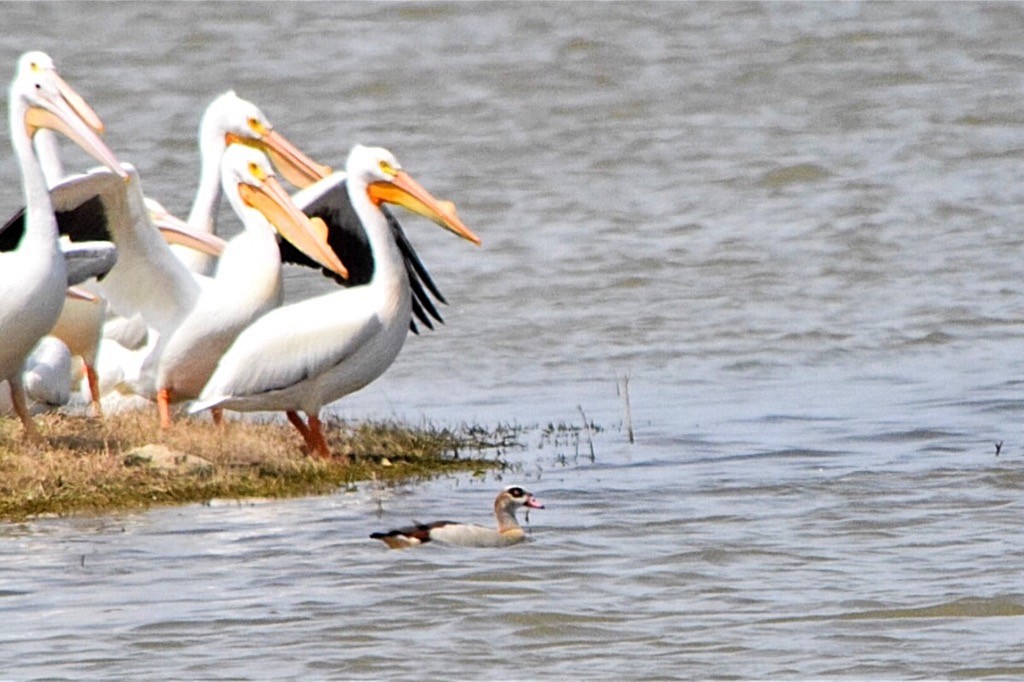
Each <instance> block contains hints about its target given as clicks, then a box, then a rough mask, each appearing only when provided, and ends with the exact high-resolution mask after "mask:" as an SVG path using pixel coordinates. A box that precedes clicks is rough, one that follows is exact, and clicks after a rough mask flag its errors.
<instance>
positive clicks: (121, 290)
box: [51, 164, 200, 333]
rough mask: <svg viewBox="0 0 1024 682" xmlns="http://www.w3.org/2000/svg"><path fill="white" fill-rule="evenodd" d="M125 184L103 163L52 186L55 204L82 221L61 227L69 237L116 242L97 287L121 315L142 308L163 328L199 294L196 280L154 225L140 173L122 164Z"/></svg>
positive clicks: (154, 324)
mask: <svg viewBox="0 0 1024 682" xmlns="http://www.w3.org/2000/svg"><path fill="white" fill-rule="evenodd" d="M124 168H125V170H126V171H127V172H128V174H129V181H128V183H127V184H126V183H125V181H124V179H123V178H120V177H118V176H117V175H115V174H114V173H112V172H111V171H109V170H107V169H105V168H97V169H93V170H91V171H89V172H88V173H86V174H84V175H76V176H73V177H71V178H68V179H67V180H65V181H63V182H61V183H60V184H59V185H57V186H55V187H54V188H53V189H52V190H51V194H52V195H53V197H54V203H55V204H56V205H59V206H64V207H71V206H75V207H76V208H75V209H73V213H71V214H69V215H75V216H77V217H79V218H81V220H75V221H70V220H69V223H68V224H67V225H66V226H65V227H63V228H62V230H63V231H64V232H65V233H66V234H68V235H69V236H70V237H71V239H72V241H79V240H81V239H86V238H94V239H95V238H101V239H108V240H110V241H112V242H113V243H114V244H115V245H116V246H117V264H116V265H115V266H114V267H113V268H112V269H111V270H110V272H109V273H108V274H107V276H106V278H105V279H104V280H103V282H102V285H101V288H102V290H103V294H104V295H105V296H106V297H107V298H108V299H109V301H110V303H111V305H112V306H113V307H114V309H115V310H117V311H118V312H119V313H121V314H123V315H133V314H135V313H140V314H141V315H142V316H143V318H145V320H146V322H147V323H148V324H149V325H150V326H152V327H154V328H155V329H157V330H158V331H160V332H161V333H163V332H165V331H169V330H170V329H172V328H173V327H174V326H175V325H176V324H177V322H178V321H179V319H180V317H181V315H182V314H184V313H185V312H187V311H188V310H191V309H192V307H193V306H194V305H195V302H196V300H197V298H198V296H199V291H200V280H199V279H197V277H196V276H195V275H193V273H192V272H191V271H190V270H189V269H188V268H187V267H185V265H184V264H182V262H181V261H179V260H178V259H177V258H176V257H175V256H174V254H173V252H172V251H171V249H170V247H169V246H168V245H167V242H166V241H165V240H164V238H163V236H162V235H161V234H160V231H159V230H158V229H157V228H156V227H155V226H154V225H153V223H152V221H151V220H150V217H149V210H148V208H147V206H146V204H145V197H144V195H143V191H142V183H141V180H140V179H139V175H138V172H137V171H136V170H135V169H134V168H132V167H131V166H130V165H129V164H125V165H124Z"/></svg>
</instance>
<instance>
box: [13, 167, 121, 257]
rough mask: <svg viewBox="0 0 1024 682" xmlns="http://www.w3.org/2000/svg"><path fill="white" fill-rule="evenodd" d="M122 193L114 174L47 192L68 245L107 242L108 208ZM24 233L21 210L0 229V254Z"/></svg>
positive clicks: (81, 177) (65, 183)
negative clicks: (70, 243) (70, 242)
mask: <svg viewBox="0 0 1024 682" xmlns="http://www.w3.org/2000/svg"><path fill="white" fill-rule="evenodd" d="M118 193H122V194H123V193H124V180H123V179H121V178H119V177H118V176H117V175H115V174H114V173H111V172H110V171H106V172H104V173H87V174H84V175H76V176H73V177H70V178H68V179H67V180H65V181H63V182H61V183H59V184H58V185H56V186H55V187H54V188H53V190H52V191H51V192H50V200H51V201H52V202H53V208H54V215H56V217H57V230H58V231H59V232H60V233H61V234H62V235H65V236H67V237H69V238H70V239H71V240H72V241H109V240H110V238H111V235H110V230H109V229H108V226H107V223H108V220H109V213H110V209H109V208H108V206H110V205H112V204H114V203H116V202H117V201H118V199H117V195H118ZM24 233H25V208H24V207H22V208H20V209H18V211H17V212H16V213H15V214H14V215H12V216H11V217H10V218H8V220H7V222H6V223H4V225H3V227H0V251H12V250H14V249H15V248H17V246H18V243H19V242H20V241H21V237H22V235H24Z"/></svg>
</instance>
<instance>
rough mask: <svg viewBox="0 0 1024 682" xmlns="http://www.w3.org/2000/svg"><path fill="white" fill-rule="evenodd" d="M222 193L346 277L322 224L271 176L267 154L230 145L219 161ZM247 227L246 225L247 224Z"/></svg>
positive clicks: (313, 257) (300, 248)
mask: <svg viewBox="0 0 1024 682" xmlns="http://www.w3.org/2000/svg"><path fill="white" fill-rule="evenodd" d="M221 182H222V184H223V188H224V193H225V194H226V195H228V196H229V197H232V199H234V197H237V198H238V200H239V201H238V205H240V206H241V207H243V208H244V209H245V210H246V211H256V212H258V213H259V214H260V216H261V217H262V218H263V219H264V220H265V221H266V222H268V223H269V224H270V225H271V226H272V227H273V228H274V229H275V230H277V232H278V233H279V234H280V235H281V236H282V237H284V238H285V239H287V240H288V241H289V242H291V243H292V244H293V245H295V247H296V248H297V249H299V250H300V251H302V252H303V253H305V254H306V255H307V256H309V257H310V258H312V259H313V260H315V261H316V262H317V263H319V264H320V265H322V266H324V267H325V268H327V269H328V270H331V271H333V272H336V273H337V274H339V275H341V276H342V277H345V278H347V277H348V270H347V269H346V268H345V266H344V265H343V264H342V262H341V260H340V259H339V258H338V255H337V254H336V253H335V252H334V250H333V249H332V248H331V247H330V246H329V245H328V244H327V231H326V230H325V229H324V227H326V226H324V225H323V223H322V222H319V223H318V224H314V223H313V222H312V221H311V220H310V218H309V217H308V216H306V215H305V214H304V213H303V212H302V211H300V210H299V209H298V207H297V206H295V204H294V203H293V202H292V200H291V197H289V196H288V193H287V192H286V191H285V189H284V187H282V186H281V183H280V182H279V181H278V179H277V177H276V176H275V175H274V169H273V168H272V167H271V165H270V162H269V161H268V160H267V157H266V155H264V154H263V152H262V151H260V150H259V149H255V148H253V147H250V146H247V145H242V144H233V145H231V146H229V147H228V148H227V149H226V150H224V158H223V159H222V161H221ZM247 224H248V223H247Z"/></svg>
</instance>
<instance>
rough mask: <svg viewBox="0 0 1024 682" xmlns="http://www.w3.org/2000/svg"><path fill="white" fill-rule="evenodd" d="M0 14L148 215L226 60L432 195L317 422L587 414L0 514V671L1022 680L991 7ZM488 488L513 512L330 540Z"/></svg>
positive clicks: (1018, 249) (248, 84) (301, 137)
mask: <svg viewBox="0 0 1024 682" xmlns="http://www.w3.org/2000/svg"><path fill="white" fill-rule="evenodd" d="M2 12H3V19H4V27H5V30H4V31H3V32H2V35H0V46H2V54H3V55H5V60H6V63H7V64H9V65H11V68H13V63H14V60H15V58H16V56H17V54H18V53H20V52H21V51H23V50H26V49H30V48H41V49H45V50H47V51H49V52H51V53H52V54H53V55H54V57H55V58H56V59H57V61H58V65H59V66H60V67H61V69H62V72H63V74H64V75H65V76H66V78H67V79H68V80H69V81H70V82H71V83H72V84H73V85H74V86H75V87H76V88H77V89H78V90H79V91H80V92H81V93H82V94H83V95H85V96H86V98H87V99H88V100H89V101H90V102H91V103H92V104H93V105H94V106H95V108H96V109H97V110H98V112H99V113H100V115H101V116H103V118H104V120H105V122H106V123H107V126H108V129H109V131H108V139H109V141H110V144H111V146H112V148H113V149H114V150H115V151H116V152H117V153H118V155H119V156H121V157H122V158H124V159H127V160H130V161H132V162H134V163H135V164H136V165H137V166H139V168H140V170H141V172H142V176H143V179H144V181H145V183H146V188H147V192H149V193H150V194H152V195H154V196H157V197H159V198H161V199H162V200H163V201H164V203H165V204H167V205H168V206H170V207H172V208H174V209H176V210H178V211H179V212H182V213H184V212H185V210H186V207H187V206H188V203H189V199H190V196H191V192H192V190H193V188H194V183H195V174H194V167H195V160H196V150H195V143H194V138H195V127H196V125H197V122H198V118H199V115H200V112H201V110H202V108H203V107H204V106H205V104H206V103H207V102H208V101H209V100H210V99H211V98H212V97H213V96H214V95H216V94H217V93H219V92H221V91H223V90H224V89H227V88H229V87H233V88H236V89H237V90H238V92H239V93H240V94H241V95H243V96H245V97H248V98H250V99H252V100H254V101H256V102H258V103H259V104H260V105H261V106H262V107H263V109H264V110H265V111H266V113H267V114H268V115H269V116H270V118H271V120H273V121H274V122H275V123H276V125H277V126H278V128H279V129H280V130H281V131H282V132H284V133H285V134H286V135H287V136H288V137H289V138H291V139H292V140H293V141H295V142H296V143H297V144H299V146H301V147H302V148H303V149H305V150H306V151H308V152H309V153H310V154H311V155H313V156H314V157H316V158H318V159H320V160H323V161H326V162H330V163H334V164H336V165H340V164H341V163H342V162H343V159H344V155H345V153H346V151H347V149H348V147H349V145H351V144H352V143H354V142H356V141H359V142H364V143H373V144H383V145H385V146H387V147H389V148H391V149H392V150H394V151H395V152H396V153H397V154H398V156H399V158H400V159H402V161H403V162H404V164H405V166H406V167H407V168H408V169H409V170H410V171H411V172H412V173H413V175H414V176H415V177H417V178H418V179H419V180H420V181H421V182H423V183H424V184H425V185H426V186H427V187H428V188H429V189H431V190H432V191H433V192H434V193H435V194H437V195H439V196H443V197H450V198H452V199H453V200H455V201H456V202H457V203H458V205H459V209H460V214H461V215H462V216H463V218H464V219H465V221H466V222H467V224H469V225H470V226H471V227H472V228H473V229H474V230H476V231H477V232H478V233H479V234H480V235H481V237H482V238H483V239H484V248H483V249H479V250H478V249H475V248H473V247H471V246H469V245H468V244H465V243H459V242H457V241H456V240H454V239H452V238H451V237H450V235H447V234H444V233H442V232H440V231H438V230H436V229H434V228H433V227H431V226H429V225H426V224H424V223H422V222H421V221H420V222H417V221H415V220H413V219H409V220H407V221H406V224H407V232H408V233H409V234H410V236H411V238H412V239H413V241H414V242H415V243H416V245H417V247H418V248H419V250H420V252H421V256H422V257H423V259H424V261H425V262H426V263H427V264H428V266H429V267H430V268H431V271H432V273H433V274H434V276H435V278H436V279H437V280H438V281H439V283H440V284H441V286H442V288H443V290H444V292H445V293H446V295H447V296H448V298H449V300H450V301H451V302H452V306H450V307H449V308H447V309H445V311H444V312H445V316H446V320H447V324H446V325H445V326H444V327H442V328H441V329H440V330H439V331H437V332H434V333H430V334H424V335H423V336H421V337H417V338H413V339H411V340H410V341H409V343H408V344H407V346H406V348H405V350H404V352H403V354H402V355H401V356H400V358H399V360H398V362H397V363H396V364H395V366H394V367H393V368H392V369H391V370H390V371H389V373H388V374H387V375H386V376H385V377H384V378H383V379H381V380H380V381H379V382H378V383H376V384H374V385H373V386H371V387H369V388H367V389H366V390H365V391H364V392H363V393H361V394H358V395H355V396H351V397H349V398H347V399H345V400H344V401H342V402H341V403H340V404H339V405H337V410H338V412H339V413H340V414H342V415H344V416H346V417H352V418H362V417H367V416H375V417H377V416H385V417H387V416H397V417H400V418H403V419H407V420H409V421H413V422H416V421H419V420H432V421H439V422H441V423H448V424H452V423H460V422H463V421H469V422H483V423H487V424H494V423H503V422H517V423H520V424H524V425H527V426H531V425H534V424H537V425H539V426H544V425H547V424H548V423H554V424H555V425H558V424H568V425H577V426H578V425H580V424H582V423H583V417H582V414H581V411H582V413H584V414H586V416H587V418H589V419H590V420H592V421H593V422H595V423H596V424H597V425H598V426H599V427H601V428H602V430H601V431H600V432H597V433H594V434H587V433H586V432H581V433H579V434H578V437H576V438H572V437H564V436H563V437H561V438H560V439H557V441H552V440H551V439H547V438H545V437H544V435H543V433H542V431H541V430H540V429H538V430H532V431H530V432H529V433H528V434H527V435H526V436H525V442H526V447H525V448H524V449H523V450H522V451H520V452H516V453H513V454H512V459H513V460H514V461H515V462H517V463H518V464H519V465H520V470H519V471H518V472H516V473H515V474H506V476H505V479H504V480H502V481H498V480H495V479H493V478H492V479H489V480H486V481H479V480H475V479H471V478H468V477H467V478H455V479H446V480H440V481H435V482H431V483H427V484H421V485H416V486H409V487H407V488H402V489H399V490H392V491H383V490H378V489H375V488H374V487H373V486H362V487H360V488H359V489H358V490H357V491H355V492H350V493H339V494H338V495H335V496H329V497H325V498H318V499H308V500H295V501H285V502H274V503H260V504H254V505H235V504H221V505H213V506H201V507H189V508H182V509H160V510H155V511H152V512H148V513H145V514H133V515H127V516H110V517H102V518H90V519H77V520H55V521H37V522H32V523H26V524H17V525H8V526H6V527H2V528H0V614H2V617H3V619H4V621H5V622H7V623H8V626H7V627H5V628H2V629H0V676H2V677H5V678H6V677H11V678H31V677H68V678H80V677H99V678H107V679H126V678H135V679H138V678H158V679H166V678H185V677H198V678H238V677H245V678H283V677H284V678H287V677H291V678H303V679H307V678H394V679H403V678H404V679H430V678H438V677H442V678H488V679H513V678H515V679H532V678H556V677H562V678H566V677H567V678H611V677H624V678H628V679H640V678H665V677H678V678H706V677H742V678H808V677H846V678H864V677H870V678H891V677H903V678H906V677H954V678H962V677H986V676H993V677H1020V676H1022V675H1024V646H1022V645H1024V634H1022V633H1024V618H1022V617H1024V581H1022V579H1021V572H1020V566H1021V561H1022V559H1024V549H1022V546H1024V544H1022V539H1024V538H1022V528H1024V525H1022V520H1021V519H1022V512H1024V504H1022V502H1021V497H1022V495H1021V493H1022V487H1024V442H1022V428H1021V426H1020V419H1019V416H1020V413H1021V408H1022V397H1021V396H1022V394H1024V382H1022V376H1024V363H1022V360H1021V357H1022V355H1024V350H1022V349H1024V315H1022V311H1024V291H1022V286H1021V278H1020V274H1021V271H1022V268H1021V267H1020V266H1019V265H1018V261H1019V260H1020V257H1021V255H1022V254H1024V239H1022V237H1021V224H1020V223H1021V211H1020V207H1021V206H1022V205H1024V113H1022V109H1021V92H1022V82H1021V80H1022V75H1021V74H1022V73H1024V43H1022V42H1021V40H1020V36H1021V35H1024V6H1022V5H1019V4H996V3H985V4H952V3H949V4H927V3H901V4H880V3H877V4H876V3H866V4H861V3H856V4H854V3H849V4H838V3H815V4H799V3H777V4H764V5H758V4H738V3H713V4H697V3H692V4H691V3H687V4H682V3H679V4H676V3H658V4H636V3H629V4H626V3H621V4H603V3H602V4H583V3H574V4H543V3H515V4H511V3H488V4H482V3H481V4H476V3H473V4H329V5H324V4H314V3H303V4H287V3H275V4H270V3H262V4H257V5H247V4H235V3H229V4H214V3H209V4H207V3H204V4H187V5H186V4H175V3H168V2H163V3H159V4H143V3H134V4H128V5H118V6H112V5H92V4H63V3H58V4H38V3H32V4H6V5H4V6H3V7H2ZM82 163H83V165H85V164H87V163H88V162H87V161H85V160H83V161H82ZM0 174H2V179H3V181H4V182H3V183H2V186H0V202H2V205H4V206H8V207H11V208H13V207H14V206H15V205H17V204H18V203H19V196H18V191H17V186H16V185H14V184H12V183H14V182H15V179H16V177H17V176H16V170H15V169H14V168H13V165H12V164H11V163H7V164H4V165H3V166H2V167H0ZM229 229H230V228H229ZM321 286H322V284H321V283H319V282H318V281H316V280H315V279H309V278H304V277H302V276H297V275H294V276H292V277H291V278H290V279H289V295H290V296H293V297H297V296H302V295H307V294H308V293H310V292H311V291H318V290H320V287H321ZM627 376H628V377H629V379H630V382H629V392H630V398H631V404H632V417H633V421H634V426H635V429H636V436H637V440H636V443H635V444H632V445H631V444H629V443H628V441H627V438H626V433H625V428H624V423H623V419H624V409H623V401H622V399H621V397H620V396H619V395H618V393H617V384H621V381H622V379H623V378H624V377H627ZM591 439H592V443H591ZM997 442H1002V443H1003V446H1002V449H1001V451H1000V454H999V456H996V447H995V444H996V443H997ZM591 444H592V445H593V453H594V456H593V457H591V451H590V447H591ZM511 480H514V481H516V482H519V483H522V484H523V485H526V486H528V487H529V488H530V489H531V490H532V491H533V492H535V493H536V494H537V495H538V496H539V497H541V498H542V499H543V500H544V501H545V502H546V503H547V505H548V508H547V509H546V510H544V511H535V512H533V513H532V514H531V519H530V521H531V528H532V537H533V539H534V540H535V542H532V543H529V544H527V545H525V546H520V547H516V548H514V549H512V550H510V551H507V552H489V551H467V550H464V549H453V548H444V547H433V546H432V547H425V548H422V549H420V550H418V551H414V552H388V551H385V550H384V548H383V547H382V546H379V545H378V544H377V543H374V542H371V541H369V540H368V539H367V538H366V535H367V534H368V533H369V532H370V531H372V530H377V529H380V528H386V527H391V526H393V525H394V524H397V523H404V522H406V521H407V520H408V519H410V518H414V517H415V518H421V519H426V518H429V517H430V516H432V515H434V514H437V515H438V516H441V517H459V518H466V519H470V520H478V521H486V519H487V510H488V509H489V506H490V500H491V498H492V497H493V495H494V492H495V490H496V489H497V488H498V487H500V486H501V485H504V484H505V483H507V482H509V481H511Z"/></svg>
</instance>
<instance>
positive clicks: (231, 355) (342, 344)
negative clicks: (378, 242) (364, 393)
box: [190, 294, 381, 412]
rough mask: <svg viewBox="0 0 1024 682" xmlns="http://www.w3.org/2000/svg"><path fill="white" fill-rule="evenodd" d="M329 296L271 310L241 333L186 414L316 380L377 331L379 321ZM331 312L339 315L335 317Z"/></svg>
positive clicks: (372, 315) (334, 295) (370, 313)
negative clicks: (346, 308) (340, 316)
mask: <svg viewBox="0 0 1024 682" xmlns="http://www.w3.org/2000/svg"><path fill="white" fill-rule="evenodd" d="M336 296H337V294H328V295H327V296H319V297H316V298H312V299H307V300H305V301H301V302H299V303H295V304H292V305H288V306H284V307H281V308H275V309H274V310H271V311H270V312H268V313H266V314H265V315H263V317H261V318H259V319H258V320H256V321H255V322H253V323H252V324H251V325H249V327H247V328H246V329H245V331H243V332H242V333H241V334H240V335H239V336H238V338H237V339H235V342H234V344H232V346H231V348H229V349H228V351H227V352H226V353H225V354H224V355H223V356H222V357H221V359H220V362H219V363H218V364H217V369H216V371H214V373H213V376H211V377H210V380H209V382H207V384H206V387H205V388H203V391H202V394H201V395H200V396H199V399H198V400H197V401H196V402H195V403H193V405H192V407H191V409H190V411H191V412H198V411H201V410H204V409H208V408H210V407H214V406H216V405H218V404H220V403H222V402H225V401H228V400H230V399H232V398H251V397H254V396H259V395H261V394H266V393H272V392H274V391H281V390H285V389H288V388H290V387H292V386H295V385H296V384H299V383H301V382H303V381H306V380H308V379H315V378H316V377H318V376H320V375H321V374H323V373H325V372H327V371H329V370H330V369H331V368H332V367H334V366H335V365H337V364H339V363H341V362H343V361H344V360H345V359H346V358H347V357H349V356H350V355H351V354H352V353H354V352H355V351H356V350H358V349H359V348H360V347H362V346H363V345H364V344H366V342H367V340H368V339H370V338H372V337H373V336H374V335H375V334H377V333H378V332H379V331H380V330H381V323H380V320H379V319H378V318H377V316H376V315H375V314H373V313H372V312H368V313H366V314H363V313H359V312H355V311H353V310H351V309H350V310H348V311H344V308H345V306H344V305H342V304H339V303H340V302H337V303H336V302H335V301H334V300H332V299H333V298H334V297H336ZM326 308H331V309H332V310H338V311H339V312H342V311H344V312H342V315H343V317H342V318H341V319H339V318H338V316H337V314H332V313H331V310H325V309H326Z"/></svg>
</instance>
